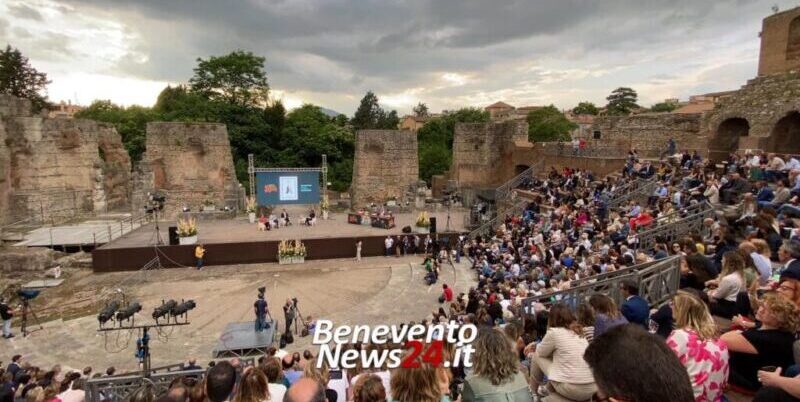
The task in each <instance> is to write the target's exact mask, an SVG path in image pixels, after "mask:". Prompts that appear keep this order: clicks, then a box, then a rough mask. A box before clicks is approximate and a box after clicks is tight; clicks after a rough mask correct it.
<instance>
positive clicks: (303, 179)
mask: <svg viewBox="0 0 800 402" xmlns="http://www.w3.org/2000/svg"><path fill="white" fill-rule="evenodd" d="M256 192H257V194H258V196H257V197H256V201H257V202H258V204H259V205H282V204H284V205H285V204H317V203H319V200H320V196H319V193H320V190H319V172H292V171H285V172H281V171H277V172H256Z"/></svg>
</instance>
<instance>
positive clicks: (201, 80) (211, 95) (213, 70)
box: [189, 50, 269, 107]
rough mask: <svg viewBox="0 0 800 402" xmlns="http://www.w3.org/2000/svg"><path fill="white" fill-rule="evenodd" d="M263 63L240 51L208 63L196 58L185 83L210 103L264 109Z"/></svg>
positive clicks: (261, 59) (267, 86)
mask: <svg viewBox="0 0 800 402" xmlns="http://www.w3.org/2000/svg"><path fill="white" fill-rule="evenodd" d="M264 60H265V59H264V58H263V57H259V56H255V55H253V53H251V52H245V51H242V50H237V51H234V52H232V53H230V54H228V55H225V56H219V57H217V56H211V57H210V58H209V59H208V60H203V59H201V58H198V59H197V67H195V69H194V76H193V77H192V78H191V79H189V83H190V84H191V86H192V91H194V92H196V93H198V94H201V95H203V96H205V97H206V98H208V99H210V100H215V101H224V102H227V103H230V104H233V105H236V106H242V107H258V106H264V105H266V104H267V100H268V96H269V85H268V84H267V74H266V72H264Z"/></svg>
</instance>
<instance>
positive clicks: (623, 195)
mask: <svg viewBox="0 0 800 402" xmlns="http://www.w3.org/2000/svg"><path fill="white" fill-rule="evenodd" d="M656 187H658V181H656V179H655V176H653V177H651V178H649V179H641V178H639V179H636V180H634V181H632V182H629V183H627V184H625V185H623V186H621V187H620V188H618V189H616V190H615V191H614V194H616V196H612V198H611V199H610V200H609V201H608V206H609V207H610V208H617V207H619V206H620V205H623V204H624V203H626V202H628V201H630V200H632V199H634V198H646V197H648V196H649V195H650V194H652V193H653V191H654V190H655V189H656Z"/></svg>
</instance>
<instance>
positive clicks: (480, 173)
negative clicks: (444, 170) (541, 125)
mask: <svg viewBox="0 0 800 402" xmlns="http://www.w3.org/2000/svg"><path fill="white" fill-rule="evenodd" d="M524 143H528V123H526V122H525V121H521V120H510V121H506V122H502V123H496V122H492V123H459V124H456V130H455V134H454V137H453V165H452V167H451V177H450V178H451V179H453V180H457V181H458V183H459V185H460V186H462V187H473V188H484V187H492V186H494V187H497V186H498V185H500V184H502V183H503V181H504V180H507V179H508V178H509V177H511V176H513V175H514V165H513V164H512V158H511V156H512V153H513V152H514V149H515V146H516V145H518V144H519V145H521V144H524Z"/></svg>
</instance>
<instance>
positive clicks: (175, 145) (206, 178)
mask: <svg viewBox="0 0 800 402" xmlns="http://www.w3.org/2000/svg"><path fill="white" fill-rule="evenodd" d="M134 181H135V190H134V194H135V195H134V197H133V198H134V199H133V206H134V209H141V208H143V207H144V206H145V204H146V196H147V193H148V192H149V193H155V192H158V193H162V194H164V195H166V196H167V202H166V208H165V210H166V215H167V216H168V217H172V216H175V215H176V214H177V213H178V212H180V211H181V209H182V208H183V207H188V208H190V209H191V210H192V211H199V210H200V209H201V207H203V206H204V204H209V205H213V206H214V207H215V208H217V209H219V208H224V207H225V206H228V207H236V206H237V205H239V203H240V197H241V193H240V191H241V190H240V186H239V183H238V182H237V181H236V174H235V170H234V165H233V157H232V155H231V146H230V141H229V139H228V130H227V129H226V127H225V125H224V124H219V123H177V122H153V123H148V124H147V143H146V152H145V154H144V155H143V156H142V162H141V163H140V164H139V166H138V168H137V177H136V178H135V180H134Z"/></svg>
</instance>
